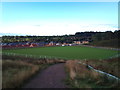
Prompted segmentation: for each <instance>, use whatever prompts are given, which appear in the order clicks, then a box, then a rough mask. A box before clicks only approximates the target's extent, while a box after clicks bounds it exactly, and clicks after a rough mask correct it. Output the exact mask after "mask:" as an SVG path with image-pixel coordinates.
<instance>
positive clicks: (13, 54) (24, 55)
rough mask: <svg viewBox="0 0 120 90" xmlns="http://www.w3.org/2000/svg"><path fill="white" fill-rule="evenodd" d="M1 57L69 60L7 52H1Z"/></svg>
mask: <svg viewBox="0 0 120 90" xmlns="http://www.w3.org/2000/svg"><path fill="white" fill-rule="evenodd" d="M2 55H8V56H20V57H25V58H34V59H64V60H68V59H69V58H66V57H55V56H46V55H32V54H18V53H8V52H3V53H2Z"/></svg>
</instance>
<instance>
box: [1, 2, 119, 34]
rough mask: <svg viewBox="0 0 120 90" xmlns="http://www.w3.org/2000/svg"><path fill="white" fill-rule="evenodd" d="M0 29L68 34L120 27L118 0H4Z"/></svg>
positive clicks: (19, 32)
mask: <svg viewBox="0 0 120 90" xmlns="http://www.w3.org/2000/svg"><path fill="white" fill-rule="evenodd" d="M0 5H2V6H1V7H2V9H1V10H2V12H1V13H2V19H1V20H2V22H1V24H0V29H1V30H2V31H1V30H0V33H12V34H15V35H19V34H20V35H40V36H42V35H64V34H75V33H76V32H84V31H110V30H111V31H114V30H117V29H118V3H117V2H2V4H0Z"/></svg>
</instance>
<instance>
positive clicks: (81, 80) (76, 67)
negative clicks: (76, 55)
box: [65, 60, 120, 88]
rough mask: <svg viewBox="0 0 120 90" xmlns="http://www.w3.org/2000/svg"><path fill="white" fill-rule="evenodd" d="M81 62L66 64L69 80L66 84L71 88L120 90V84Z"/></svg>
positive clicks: (71, 61) (68, 62) (75, 61)
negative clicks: (117, 89)
mask: <svg viewBox="0 0 120 90" xmlns="http://www.w3.org/2000/svg"><path fill="white" fill-rule="evenodd" d="M79 62H80V61H78V60H74V61H73V60H70V61H67V62H66V72H67V74H68V78H67V79H66V81H65V82H66V84H67V85H69V86H70V87H71V88H120V83H118V82H117V81H115V80H109V79H108V78H107V77H106V76H104V75H101V74H99V73H98V72H95V71H93V70H90V69H89V68H88V67H87V66H86V65H83V64H80V63H79ZM95 64H97V63H95ZM106 65H107V64H106ZM103 68H106V67H103ZM116 68H117V67H115V68H114V69H116Z"/></svg>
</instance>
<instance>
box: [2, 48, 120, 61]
mask: <svg viewBox="0 0 120 90" xmlns="http://www.w3.org/2000/svg"><path fill="white" fill-rule="evenodd" d="M2 52H3V53H9V54H11V53H14V54H18V55H28V56H36V57H40V56H46V57H51V58H52V57H56V58H63V59H108V58H110V57H114V56H116V55H117V54H119V53H118V51H115V50H108V49H100V48H90V47H83V46H64V47H37V48H25V49H11V50H3V51H2Z"/></svg>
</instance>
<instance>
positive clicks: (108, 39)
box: [2, 30, 120, 47]
mask: <svg viewBox="0 0 120 90" xmlns="http://www.w3.org/2000/svg"><path fill="white" fill-rule="evenodd" d="M119 35H120V30H116V31H114V32H112V31H106V32H76V33H75V34H74V35H62V36H2V42H3V43H9V42H51V41H53V42H56V43H64V42H65V43H73V41H89V42H90V44H91V45H98V46H109V45H110V44H116V45H112V46H113V47H116V46H118V42H119V38H120V37H119ZM103 44H104V45H103ZM105 44H106V45H105ZM107 44H108V45H107ZM110 46H111V45H110Z"/></svg>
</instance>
